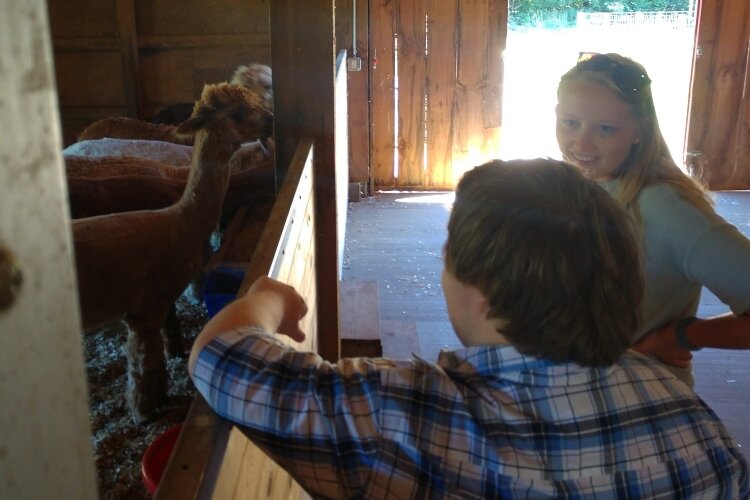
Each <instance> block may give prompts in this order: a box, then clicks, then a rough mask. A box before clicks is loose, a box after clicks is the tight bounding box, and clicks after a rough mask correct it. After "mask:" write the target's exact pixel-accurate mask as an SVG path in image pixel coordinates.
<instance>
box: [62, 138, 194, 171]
mask: <svg viewBox="0 0 750 500" xmlns="http://www.w3.org/2000/svg"><path fill="white" fill-rule="evenodd" d="M63 156H64V157H65V159H66V161H67V159H68V157H71V156H76V157H90V158H101V157H109V156H116V157H117V156H132V157H136V158H149V159H151V160H157V161H159V162H162V163H168V164H170V165H176V166H188V165H190V160H191V158H192V156H193V147H192V146H187V145H184V144H175V143H172V142H166V141H161V140H146V139H115V138H109V137H103V138H101V139H84V140H82V141H79V142H76V143H73V144H71V145H70V146H68V147H67V148H65V149H63ZM82 161H83V160H79V163H80V162H82Z"/></svg>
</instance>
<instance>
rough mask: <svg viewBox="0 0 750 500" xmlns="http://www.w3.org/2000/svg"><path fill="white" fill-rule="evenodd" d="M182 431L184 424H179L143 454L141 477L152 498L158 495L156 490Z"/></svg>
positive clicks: (168, 430)
mask: <svg viewBox="0 0 750 500" xmlns="http://www.w3.org/2000/svg"><path fill="white" fill-rule="evenodd" d="M180 430H182V424H177V425H175V426H173V427H170V428H169V429H167V430H166V431H164V432H162V433H161V434H159V435H158V436H157V437H156V439H154V440H153V442H152V443H151V444H150V445H148V448H146V452H145V453H144V454H143V461H142V462H141V476H142V477H143V484H145V485H146V489H147V490H148V493H149V495H151V496H153V495H154V494H155V493H156V488H158V487H159V481H160V480H161V476H162V474H163V473H164V468H165V467H166V466H167V462H169V457H170V456H172V450H173V449H174V445H175V443H176V442H177V437H178V436H179V435H180Z"/></svg>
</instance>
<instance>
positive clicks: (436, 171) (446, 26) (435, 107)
mask: <svg viewBox="0 0 750 500" xmlns="http://www.w3.org/2000/svg"><path fill="white" fill-rule="evenodd" d="M457 17H458V0H432V1H431V2H430V7H429V17H428V36H429V42H428V46H429V53H428V54H427V82H428V84H427V171H426V173H425V187H428V188H433V189H441V188H449V187H452V186H453V184H454V183H453V178H452V175H451V173H452V165H453V140H454V139H453V137H454V134H455V132H454V130H453V113H454V108H455V106H456V84H457V81H456V61H457V58H458V46H457V41H458V32H457V28H458V19H457Z"/></svg>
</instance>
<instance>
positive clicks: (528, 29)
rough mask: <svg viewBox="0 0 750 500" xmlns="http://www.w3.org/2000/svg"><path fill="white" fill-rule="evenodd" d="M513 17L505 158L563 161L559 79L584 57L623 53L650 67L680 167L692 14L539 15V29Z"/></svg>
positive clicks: (506, 59)
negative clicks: (558, 121)
mask: <svg viewBox="0 0 750 500" xmlns="http://www.w3.org/2000/svg"><path fill="white" fill-rule="evenodd" d="M518 21H519V20H518V19H514V12H513V11H511V12H510V13H509V23H508V37H507V44H506V49H505V52H504V54H503V60H504V65H505V71H504V73H505V77H504V88H503V108H502V109H503V119H502V124H503V126H502V132H501V138H500V156H501V157H502V158H506V159H507V158H518V157H537V156H545V155H546V156H551V157H554V158H559V157H560V154H559V150H558V148H557V141H556V139H555V113H554V110H555V104H556V103H557V97H556V91H557V84H558V81H559V79H560V76H561V75H562V74H563V73H564V72H565V71H566V70H567V69H569V68H570V67H571V66H573V65H574V64H575V62H576V59H577V57H578V53H579V52H581V51H588V52H618V53H620V54H622V55H624V56H627V57H630V58H632V59H634V60H636V61H638V62H640V63H641V64H643V65H644V66H645V67H646V70H647V71H648V72H649V76H650V77H651V80H652V81H653V83H652V90H653V94H654V101H655V104H656V112H657V115H658V117H659V124H660V126H661V129H662V132H663V134H664V137H665V140H666V141H667V145H668V146H669V149H670V151H671V152H672V155H673V157H674V158H675V160H676V161H677V162H678V164H680V163H682V162H681V159H682V156H683V153H682V152H683V143H684V137H685V124H686V116H687V107H688V95H689V86H690V73H691V67H692V59H693V49H694V31H695V16H694V12H691V11H689V10H688V11H670V12H607V13H583V12H579V13H575V14H574V15H573V16H572V18H570V17H568V18H567V19H566V18H565V17H563V16H559V15H554V14H548V15H544V14H543V15H537V16H535V19H534V20H533V24H534V26H529V20H528V19H526V20H524V23H523V24H521V23H520V22H518Z"/></svg>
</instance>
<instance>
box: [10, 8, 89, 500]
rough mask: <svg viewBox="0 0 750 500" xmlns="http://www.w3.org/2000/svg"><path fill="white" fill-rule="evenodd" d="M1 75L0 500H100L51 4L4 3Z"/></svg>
mask: <svg viewBox="0 0 750 500" xmlns="http://www.w3.org/2000/svg"><path fill="white" fill-rule="evenodd" d="M0 68H2V70H0V88H2V92H3V95H2V100H1V102H2V104H0V126H2V128H3V131H4V134H3V138H2V140H0V158H2V167H0V186H1V187H0V261H5V262H4V263H3V264H0V268H2V271H0V275H3V278H2V279H0V281H2V283H0V296H2V299H1V300H0V302H2V305H0V367H2V368H0V369H1V370H2V376H0V394H1V395H2V403H1V404H2V410H0V428H2V429H3V432H2V434H0V497H2V498H4V499H42V498H44V499H47V498H75V499H81V500H88V499H95V498H98V496H97V485H96V465H95V463H94V456H93V453H92V451H93V447H92V443H91V425H90V422H89V401H88V397H87V395H88V390H87V377H86V369H85V368H86V367H85V365H84V361H85V359H84V355H83V354H84V353H83V349H82V339H81V321H80V313H79V307H78V301H77V299H76V296H77V290H76V274H75V261H74V250H75V249H74V247H73V242H72V239H71V233H70V219H69V217H68V210H67V200H66V192H65V187H64V186H65V169H64V165H63V159H62V155H61V154H60V127H59V123H60V119H59V116H58V111H57V95H56V92H55V78H54V60H53V55H52V53H51V43H50V32H49V22H48V17H47V6H46V5H45V2H44V1H42V0H26V1H23V2H21V1H17V0H1V1H0ZM6 264H7V266H6ZM8 267H10V269H8ZM11 269H13V270H11ZM6 272H9V274H10V275H9V274H6ZM16 277H17V279H16ZM6 279H8V280H10V281H11V283H8V282H7V281H5V280H6ZM13 283H15V284H13ZM8 285H10V290H8V288H6V287H8Z"/></svg>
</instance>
